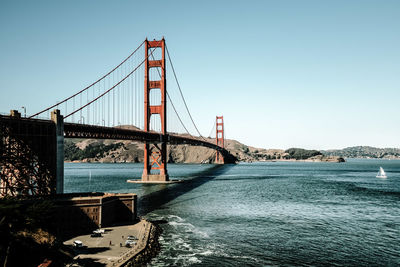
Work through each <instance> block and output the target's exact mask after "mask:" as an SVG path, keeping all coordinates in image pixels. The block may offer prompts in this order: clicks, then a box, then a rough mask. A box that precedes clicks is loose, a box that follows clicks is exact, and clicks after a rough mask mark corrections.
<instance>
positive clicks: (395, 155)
mask: <svg viewBox="0 0 400 267" xmlns="http://www.w3.org/2000/svg"><path fill="white" fill-rule="evenodd" d="M321 152H322V154H324V155H326V156H338V157H343V158H377V159H400V149H399V148H376V147H370V146H354V147H347V148H344V149H335V150H325V151H321Z"/></svg>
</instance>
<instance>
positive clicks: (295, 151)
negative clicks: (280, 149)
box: [285, 148, 322, 160]
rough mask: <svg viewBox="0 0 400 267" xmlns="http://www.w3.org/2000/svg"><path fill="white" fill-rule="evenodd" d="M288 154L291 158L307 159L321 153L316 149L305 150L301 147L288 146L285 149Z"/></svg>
mask: <svg viewBox="0 0 400 267" xmlns="http://www.w3.org/2000/svg"><path fill="white" fill-rule="evenodd" d="M285 152H286V153H288V154H289V158H291V159H296V160H299V159H308V158H311V157H314V156H317V155H322V154H321V152H319V151H318V150H307V149H302V148H289V149H288V150H286V151H285Z"/></svg>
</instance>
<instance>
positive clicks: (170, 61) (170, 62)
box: [165, 44, 205, 141]
mask: <svg viewBox="0 0 400 267" xmlns="http://www.w3.org/2000/svg"><path fill="white" fill-rule="evenodd" d="M165 48H166V50H167V55H168V59H169V64H170V65H171V68H172V72H173V73H174V77H175V81H176V84H177V85H178V88H179V92H180V94H181V97H182V100H183V103H184V104H185V107H186V110H187V112H188V114H189V117H190V120H191V121H192V123H193V125H194V128H195V129H196V131H197V133H198V134H199V136H200V137H201V138H202V139H203V140H204V141H205V138H204V137H203V136H202V135H201V133H200V131H199V129H198V128H197V126H196V123H194V120H193V117H192V114H190V111H189V108H188V106H187V104H186V100H185V97H184V96H183V93H182V90H181V86H180V84H179V81H178V78H177V77H176V73H175V69H174V65H173V64H172V60H171V57H170V55H169V51H168V47H167V44H165Z"/></svg>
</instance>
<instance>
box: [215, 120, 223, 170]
mask: <svg viewBox="0 0 400 267" xmlns="http://www.w3.org/2000/svg"><path fill="white" fill-rule="evenodd" d="M215 130H216V135H215V140H216V144H217V146H219V147H222V148H224V138H225V136H224V116H217V118H216V120H215ZM215 163H217V164H224V157H223V156H222V154H221V152H219V151H217V153H216V155H215Z"/></svg>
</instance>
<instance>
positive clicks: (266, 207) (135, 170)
mask: <svg viewBox="0 0 400 267" xmlns="http://www.w3.org/2000/svg"><path fill="white" fill-rule="evenodd" d="M142 166H143V165H142V164H94V163H91V164H83V163H68V164H66V166H65V190H66V191H67V192H79V191H106V192H134V193H137V194H138V195H139V205H140V207H139V213H140V215H141V216H144V217H146V218H149V219H151V220H162V221H163V220H165V223H163V224H161V227H162V228H163V230H164V231H163V234H162V236H161V238H160V242H161V245H162V250H161V252H160V254H159V255H158V256H157V257H156V258H155V259H153V260H152V262H151V263H150V266H217V265H218V266H326V265H331V266H400V161H396V160H391V161H390V160H372V159H371V160H367V159H365V160H355V159H354V160H351V159H350V160H348V162H346V163H340V164H338V163H304V162H268V163H249V164H247V163H246V164H237V165H223V166H213V165H205V164H204V165H200V164H199V165H183V164H170V165H169V166H168V168H169V173H170V176H171V178H172V179H184V180H187V181H186V182H185V183H182V184H173V185H138V184H129V183H126V180H127V179H132V178H139V177H140V175H141V172H142ZM380 166H382V167H383V168H384V169H385V171H386V172H387V174H388V178H387V179H380V178H376V177H375V176H376V174H377V172H378V170H379V167H380Z"/></svg>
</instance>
